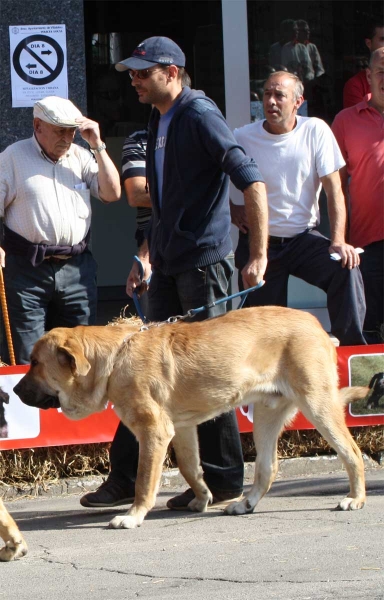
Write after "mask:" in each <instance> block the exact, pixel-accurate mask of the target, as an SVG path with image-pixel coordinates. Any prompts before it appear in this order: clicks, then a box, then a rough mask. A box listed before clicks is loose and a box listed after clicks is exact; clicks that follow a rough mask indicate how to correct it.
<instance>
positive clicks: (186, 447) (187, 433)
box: [172, 427, 212, 512]
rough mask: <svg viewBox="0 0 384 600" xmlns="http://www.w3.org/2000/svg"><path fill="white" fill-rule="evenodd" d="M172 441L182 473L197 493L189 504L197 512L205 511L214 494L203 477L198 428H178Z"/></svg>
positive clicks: (190, 508)
mask: <svg viewBox="0 0 384 600" xmlns="http://www.w3.org/2000/svg"><path fill="white" fill-rule="evenodd" d="M172 443H173V447H174V450H175V453H176V458H177V465H178V467H179V469H180V473H181V474H182V476H183V477H184V479H185V480H186V481H187V483H188V484H189V485H190V486H191V488H192V490H193V491H194V493H195V498H194V499H193V500H191V502H190V503H189V504H188V508H189V510H192V511H195V512H205V511H206V510H207V506H208V504H209V503H211V502H212V494H211V492H210V491H209V488H208V487H207V484H206V483H205V481H204V478H203V469H202V468H201V464H200V453H199V442H198V437H197V428H196V427H180V428H178V429H177V430H176V433H175V437H174V438H173V442H172Z"/></svg>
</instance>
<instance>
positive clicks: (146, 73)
mask: <svg viewBox="0 0 384 600" xmlns="http://www.w3.org/2000/svg"><path fill="white" fill-rule="evenodd" d="M161 70H162V69H140V70H139V71H136V70H135V69H129V71H128V75H129V76H130V78H131V79H133V78H134V77H137V78H138V79H148V77H150V76H151V75H152V73H157V71H161Z"/></svg>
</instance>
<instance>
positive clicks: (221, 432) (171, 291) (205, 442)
mask: <svg viewBox="0 0 384 600" xmlns="http://www.w3.org/2000/svg"><path fill="white" fill-rule="evenodd" d="M232 273H233V258H232V257H228V258H227V259H225V260H223V261H221V262H220V263H216V264H214V265H209V266H208V267H201V268H198V269H192V270H190V271H187V272H185V273H180V274H178V275H174V276H166V275H164V274H163V273H162V272H161V271H159V270H158V269H155V270H154V271H153V273H152V278H151V283H150V287H149V291H148V318H149V319H150V320H151V321H164V320H166V319H168V317H170V316H175V315H184V314H185V313H186V312H187V311H188V310H190V309H192V308H198V307H200V306H204V305H206V304H208V303H209V302H212V301H214V300H219V299H220V298H223V297H225V296H226V295H227V292H228V285H229V280H230V277H231V275H232ZM225 310H226V304H225V302H223V303H222V304H219V305H218V306H215V307H213V308H210V309H209V310H207V311H203V312H201V313H198V314H197V315H196V316H195V317H194V318H193V320H196V321H197V320H200V321H201V320H204V319H206V318H209V317H214V316H217V315H219V314H222V313H224V312H225ZM198 434H199V443H200V452H201V459H202V467H203V471H204V479H205V481H206V483H207V485H208V487H209V488H210V489H211V490H212V491H213V492H215V491H230V492H232V491H233V492H234V493H235V492H239V493H240V492H241V491H242V489H243V476H244V463H243V453H242V448H241V441H240V434H239V430H238V426H237V419H236V414H235V411H232V412H230V413H227V414H225V415H222V416H220V417H217V418H216V419H214V420H211V421H207V422H206V423H203V424H202V425H199V427H198ZM110 458H111V473H110V478H112V479H116V480H118V481H119V482H120V484H121V485H123V486H125V487H127V486H129V485H132V483H133V482H134V481H135V479H136V471H137V464H138V443H137V442H136V440H135V438H134V436H133V434H132V433H131V432H130V431H129V430H128V429H127V428H126V427H125V426H124V425H123V424H122V423H120V424H119V426H118V428H117V431H116V435H115V437H114V440H113V442H112V446H111V454H110Z"/></svg>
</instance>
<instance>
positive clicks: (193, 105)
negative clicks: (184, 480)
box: [81, 37, 267, 510]
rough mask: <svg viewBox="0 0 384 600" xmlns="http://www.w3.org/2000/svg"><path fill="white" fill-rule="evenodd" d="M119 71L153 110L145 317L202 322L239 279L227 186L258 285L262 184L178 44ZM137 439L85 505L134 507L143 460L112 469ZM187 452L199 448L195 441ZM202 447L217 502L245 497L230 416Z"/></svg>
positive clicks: (147, 51) (250, 276)
mask: <svg viewBox="0 0 384 600" xmlns="http://www.w3.org/2000/svg"><path fill="white" fill-rule="evenodd" d="M116 68H117V69H118V70H121V71H128V73H129V76H130V78H131V80H132V85H133V87H134V88H135V90H136V92H137V95H138V99H139V102H141V103H143V104H151V105H152V106H153V110H152V113H151V118H150V121H149V127H148V131H149V134H148V145H147V154H146V157H147V161H146V176H147V179H148V183H149V192H150V197H151V203H152V217H151V222H150V227H149V232H148V249H149V254H145V255H143V254H139V256H140V258H141V259H142V262H144V263H146V264H145V265H144V268H145V271H146V270H147V266H148V258H149V261H150V263H151V266H152V278H151V282H150V285H149V290H148V315H147V316H148V318H149V319H150V320H151V321H164V320H166V319H167V318H168V317H171V316H173V315H180V314H185V313H187V311H188V310H190V309H193V308H197V307H200V306H204V305H206V304H210V306H209V308H208V309H207V310H206V311H204V312H202V313H200V314H198V315H197V316H196V319H204V318H207V317H212V316H215V315H218V314H220V313H222V312H225V303H220V304H218V305H215V301H217V300H219V299H224V298H225V297H226V295H227V291H228V286H229V280H230V277H231V275H232V272H233V251H232V242H231V236H230V225H231V223H230V212H229V203H228V196H227V193H228V187H229V178H230V179H231V180H232V182H233V183H234V185H235V186H236V187H237V188H238V189H240V190H241V191H242V192H243V193H244V199H245V207H246V211H247V214H248V219H249V222H250V255H249V260H248V261H247V264H245V265H244V269H243V278H244V285H245V286H246V287H251V286H253V285H256V284H257V283H259V282H260V281H261V280H262V278H263V275H264V272H265V267H266V242H267V202H266V194H265V185H264V183H263V178H262V176H261V174H260V172H259V170H258V168H257V166H256V164H255V162H254V161H253V160H252V159H251V158H250V157H248V156H246V154H245V153H244V151H243V150H242V149H241V148H239V146H238V144H237V143H236V140H235V139H234V137H233V135H232V133H231V131H230V129H229V127H228V125H227V123H226V121H225V119H224V117H223V115H222V114H221V113H220V111H219V109H218V108H217V106H216V105H215V103H214V102H213V101H212V100H210V99H209V98H207V97H206V96H205V94H204V93H203V92H200V91H197V90H192V89H191V88H190V87H189V86H188V85H184V82H185V55H184V53H183V51H182V50H181V48H180V47H179V46H178V45H177V44H176V43H175V42H173V40H170V39H169V38H166V37H151V38H148V39H146V40H144V41H143V42H142V43H141V44H139V46H138V47H137V48H136V49H135V50H134V51H133V53H132V55H131V57H129V58H127V59H126V60H124V61H122V62H121V63H119V64H118V65H117V66H116ZM135 268H136V277H135V273H134V269H132V270H131V273H130V277H129V280H128V284H130V283H131V284H132V287H133V286H134V285H136V284H140V283H141V281H140V276H139V272H138V269H137V264H136V265H135ZM135 279H136V282H135ZM128 292H130V293H132V288H131V289H128ZM124 435H125V439H124V437H123V436H124ZM132 437H133V436H132V434H130V432H129V431H128V430H126V431H125V433H124V430H123V429H122V427H119V429H118V431H117V436H116V437H115V440H114V442H113V443H112V448H111V464H112V470H111V473H110V475H109V477H108V479H107V481H106V482H105V483H104V485H103V486H102V487H101V488H100V489H99V490H98V491H96V492H94V493H89V494H86V495H85V496H83V498H82V500H81V503H82V505H83V506H92V507H97V506H117V505H118V504H125V503H127V502H129V501H130V500H132V495H134V481H133V477H132V471H133V470H134V467H135V465H136V463H137V453H135V454H134V453H132V455H131V458H130V461H129V462H126V464H125V467H124V468H120V469H119V468H116V469H115V468H114V464H115V465H116V466H117V465H121V464H122V461H121V460H120V459H119V457H120V456H124V453H125V452H126V450H125V448H126V447H127V445H128V444H129V445H130V447H132ZM139 441H141V440H139ZM142 442H144V440H142ZM191 444H193V445H195V446H197V444H198V440H197V436H196V438H194V439H191ZM199 445H200V449H201V456H202V467H203V471H204V478H205V481H206V483H207V485H208V487H209V488H210V490H211V492H212V494H213V497H214V502H221V501H227V500H230V499H233V498H235V497H237V496H239V494H241V492H242V488H243V456H242V449H241V444H240V436H239V432H238V428H237V421H236V416H235V414H234V412H233V411H232V412H231V413H227V414H225V415H222V416H220V417H219V418H218V419H215V420H214V421H208V422H207V423H204V424H202V425H200V426H199ZM193 499H194V493H193V491H192V490H191V489H190V488H189V489H188V490H186V492H184V493H183V494H181V495H180V496H177V497H175V498H172V499H171V500H169V501H168V504H167V506H168V508H170V509H173V510H185V509H187V508H188V506H189V505H190V503H191V501H192V500H193Z"/></svg>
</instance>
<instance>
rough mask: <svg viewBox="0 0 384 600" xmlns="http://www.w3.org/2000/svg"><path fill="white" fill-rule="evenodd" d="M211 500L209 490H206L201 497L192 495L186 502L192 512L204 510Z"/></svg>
mask: <svg viewBox="0 0 384 600" xmlns="http://www.w3.org/2000/svg"><path fill="white" fill-rule="evenodd" d="M212 500H213V497H212V494H211V492H208V493H207V494H206V495H205V496H204V497H203V498H200V499H199V498H197V497H196V496H195V497H194V499H193V500H191V501H190V503H189V504H188V510H191V511H192V512H206V510H207V506H208V504H211V503H212Z"/></svg>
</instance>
